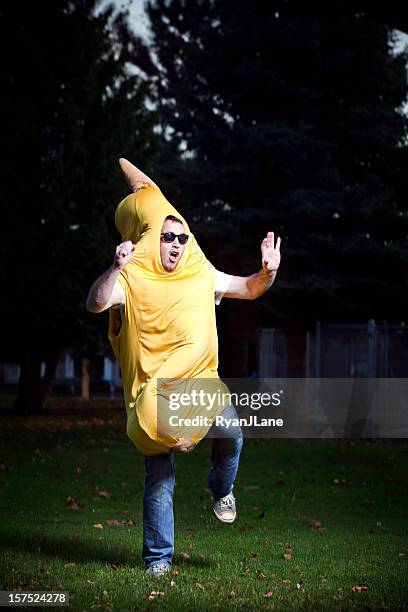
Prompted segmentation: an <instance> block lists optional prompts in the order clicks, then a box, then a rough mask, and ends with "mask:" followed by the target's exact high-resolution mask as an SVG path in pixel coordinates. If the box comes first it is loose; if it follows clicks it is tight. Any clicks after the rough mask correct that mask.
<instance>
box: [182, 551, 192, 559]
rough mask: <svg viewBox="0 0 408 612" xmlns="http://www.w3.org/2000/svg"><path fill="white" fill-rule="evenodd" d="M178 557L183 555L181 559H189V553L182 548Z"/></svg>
mask: <svg viewBox="0 0 408 612" xmlns="http://www.w3.org/2000/svg"><path fill="white" fill-rule="evenodd" d="M180 557H183V559H189V558H190V555H189V554H188V552H186V551H185V550H182V551H181V552H180Z"/></svg>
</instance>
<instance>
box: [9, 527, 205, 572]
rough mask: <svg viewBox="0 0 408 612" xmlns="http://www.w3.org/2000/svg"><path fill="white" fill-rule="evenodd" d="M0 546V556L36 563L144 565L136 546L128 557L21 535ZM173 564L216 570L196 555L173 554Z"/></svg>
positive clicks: (118, 552) (91, 546) (120, 552)
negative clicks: (0, 553) (24, 557)
mask: <svg viewBox="0 0 408 612" xmlns="http://www.w3.org/2000/svg"><path fill="white" fill-rule="evenodd" d="M1 544H2V550H3V554H4V553H6V552H10V553H29V554H30V555H34V556H37V557H38V559H43V558H44V557H49V558H50V559H52V558H54V559H58V560H60V561H66V562H75V563H103V564H106V565H115V566H117V567H133V568H139V569H140V570H144V563H143V561H142V559H141V556H140V553H138V551H137V549H136V546H135V552H134V554H133V553H132V554H131V555H129V553H128V551H126V550H123V549H122V550H120V549H118V548H113V547H109V546H107V545H106V544H104V543H103V542H100V543H99V542H98V543H97V542H95V543H94V542H89V541H86V542H84V541H80V540H72V539H70V538H59V537H56V536H47V537H46V538H44V537H35V536H30V535H23V534H22V533H21V532H20V533H18V534H14V533H2V535H1ZM173 564H174V565H179V566H184V567H196V568H203V569H204V568H211V567H212V568H215V567H217V563H216V562H215V561H213V560H211V559H205V558H203V557H202V556H198V555H190V557H189V559H185V557H183V555H181V554H175V556H174V560H173ZM113 569H116V568H113Z"/></svg>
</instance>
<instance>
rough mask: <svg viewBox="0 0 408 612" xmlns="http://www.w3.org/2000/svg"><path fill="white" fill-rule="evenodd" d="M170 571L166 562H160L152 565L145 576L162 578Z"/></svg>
mask: <svg viewBox="0 0 408 612" xmlns="http://www.w3.org/2000/svg"><path fill="white" fill-rule="evenodd" d="M169 571H170V565H169V564H168V563H165V562H164V561H159V562H158V563H152V564H151V565H149V567H148V568H147V569H146V571H145V574H148V575H149V576H162V575H163V574H167V573H168V572H169Z"/></svg>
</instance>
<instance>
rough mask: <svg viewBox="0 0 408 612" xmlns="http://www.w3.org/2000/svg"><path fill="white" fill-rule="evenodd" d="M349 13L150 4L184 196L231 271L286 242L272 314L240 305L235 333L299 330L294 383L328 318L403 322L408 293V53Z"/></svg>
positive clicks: (266, 308) (295, 6)
mask: <svg viewBox="0 0 408 612" xmlns="http://www.w3.org/2000/svg"><path fill="white" fill-rule="evenodd" d="M337 5H339V6H340V4H339V3H336V5H335V6H336V7H337V8H334V7H330V11H331V14H330V15H329V14H328V11H327V13H326V14H325V13H322V12H320V13H319V12H318V11H314V13H308V12H307V10H306V9H305V8H304V7H303V10H302V11H300V9H299V3H296V2H291V1H290V0H287V1H283V0H276V1H272V2H269V3H264V2H260V1H257V0H255V2H252V3H251V5H250V7H249V6H248V3H247V2H245V1H244V0H235V1H232V0H214V1H210V0H200V1H198V2H196V3H194V7H192V6H191V4H190V3H189V2H187V1H186V0H172V1H171V2H168V1H165V0H156V1H155V2H151V3H150V5H149V8H148V14H149V17H150V20H151V27H152V57H153V58H156V68H155V69H154V70H152V71H151V72H150V78H151V81H152V83H153V84H154V86H155V98H154V99H155V101H156V103H157V104H158V107H159V110H160V113H161V118H162V127H163V133H167V134H169V142H171V146H173V147H174V148H176V149H177V150H178V151H179V152H180V154H181V160H182V161H181V162H180V165H179V166H178V167H176V168H173V181H174V184H178V185H179V187H178V189H179V191H178V192H177V190H176V189H175V190H174V197H176V198H183V200H184V201H185V203H186V209H187V211H188V212H189V213H190V215H191V216H192V217H193V218H194V220H195V224H196V225H195V228H194V229H195V230H196V233H198V234H201V236H202V239H203V241H204V243H205V245H206V249H207V251H208V252H209V253H210V255H211V256H212V257H213V260H214V263H215V264H216V265H217V267H221V268H224V269H225V271H227V272H230V273H235V274H240V273H241V274H245V273H250V272H253V271H254V269H256V268H257V266H259V251H258V245H259V243H260V241H261V239H262V238H263V236H264V234H265V232H266V231H267V230H274V231H275V232H276V233H279V234H280V235H282V237H283V246H282V250H283V259H282V266H281V270H280V274H279V280H278V282H277V285H276V288H275V289H274V293H273V297H272V296H271V295H269V294H268V295H267V296H265V297H264V298H262V300H260V301H259V304H258V305H257V308H258V316H257V317H254V314H253V311H252V314H251V315H249V310H248V311H247V305H240V304H232V303H229V304H228V318H229V320H230V321H231V322H232V323H230V326H231V327H230V330H229V333H230V337H231V338H232V337H233V332H234V330H235V332H236V329H237V326H239V328H240V330H241V331H240V333H241V334H242V335H245V334H246V333H247V331H248V330H247V329H246V328H248V326H249V325H250V323H249V322H248V323H246V324H245V325H243V323H242V321H256V320H257V321H258V322H259V323H262V322H263V323H266V322H269V325H270V324H271V322H273V323H275V324H276V323H280V324H282V325H286V326H287V328H288V330H289V333H290V336H291V338H292V339H293V341H294V345H293V350H291V354H292V365H293V367H292V368H291V373H292V374H293V375H299V374H301V372H302V368H301V360H302V357H303V354H302V351H303V346H302V344H301V342H300V343H299V342H298V341H299V338H300V337H303V334H304V330H305V328H306V327H307V326H308V325H309V326H310V325H312V324H313V322H314V321H315V320H316V319H321V320H327V321H328V320H335V321H347V320H352V321H366V320H367V319H368V318H370V317H373V318H377V319H381V320H383V319H388V320H397V319H401V318H403V317H405V312H404V309H405V303H406V299H407V297H408V291H407V289H408V285H407V281H406V280H405V278H406V275H404V273H403V271H404V269H406V265H407V262H408V249H407V235H408V225H407V205H406V198H407V191H406V182H404V181H405V178H404V176H405V173H404V168H403V161H402V160H403V159H404V157H406V142H407V141H406V136H407V126H408V123H407V116H406V115H404V114H403V113H402V112H401V108H402V105H403V103H404V102H405V100H406V98H407V79H406V71H405V63H406V60H407V55H406V54H400V55H399V56H395V55H394V54H393V53H392V31H391V30H390V28H389V27H387V26H386V25H384V24H381V23H379V22H374V21H371V20H370V19H369V18H368V17H367V16H366V15H365V14H364V13H362V12H358V11H356V12H354V13H353V12H352V11H350V10H349V9H347V11H346V10H344V11H343V10H342V9H341V7H340V8H338V6H337ZM332 8H333V11H332V10H331V9H332ZM146 71H147V72H148V73H149V67H146ZM238 262H239V265H238ZM250 308H251V309H253V308H254V305H253V304H251V305H250ZM234 313H235V314H234ZM237 313H239V314H238V315H237ZM273 323H272V324H273ZM251 333H253V332H251ZM249 335H250V334H249ZM235 337H236V334H235ZM234 353H235V355H236V356H237V357H236V360H235V362H234V366H233V367H231V368H230V369H231V371H235V372H237V371H239V369H238V370H237V367H238V366H237V360H238V359H241V361H242V356H240V355H239V352H237V351H234Z"/></svg>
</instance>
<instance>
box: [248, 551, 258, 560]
mask: <svg viewBox="0 0 408 612" xmlns="http://www.w3.org/2000/svg"><path fill="white" fill-rule="evenodd" d="M249 558H250V559H251V561H255V559H257V558H258V554H257V553H255V552H252V553H251V554H250V555H249Z"/></svg>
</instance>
